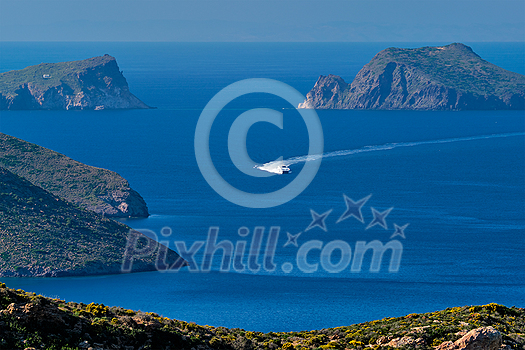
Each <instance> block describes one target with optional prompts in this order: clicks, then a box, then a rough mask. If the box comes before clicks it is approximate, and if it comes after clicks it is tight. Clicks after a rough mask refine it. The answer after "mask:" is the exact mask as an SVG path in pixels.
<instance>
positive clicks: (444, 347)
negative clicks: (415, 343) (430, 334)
mask: <svg viewBox="0 0 525 350" xmlns="http://www.w3.org/2000/svg"><path fill="white" fill-rule="evenodd" d="M501 347H502V336H501V333H500V332H498V331H497V330H496V329H494V328H493V327H490V326H489V327H481V328H476V329H473V330H471V331H470V332H468V333H467V334H465V335H464V336H463V337H462V338H460V339H458V340H456V341H455V342H451V341H447V342H444V343H442V344H441V345H439V346H437V347H436V350H498V349H500V348H501Z"/></svg>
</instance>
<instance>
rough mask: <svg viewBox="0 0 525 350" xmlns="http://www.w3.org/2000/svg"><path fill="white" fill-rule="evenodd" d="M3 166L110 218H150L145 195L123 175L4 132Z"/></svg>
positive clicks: (1, 145) (0, 153)
mask: <svg viewBox="0 0 525 350" xmlns="http://www.w3.org/2000/svg"><path fill="white" fill-rule="evenodd" d="M0 166H2V167H4V168H6V169H7V170H9V171H11V172H13V173H15V174H16V175H18V176H21V177H23V178H25V179H27V180H29V181H30V182H31V183H33V184H34V185H36V186H39V187H42V188H43V189H45V190H47V191H49V192H51V193H53V194H54V195H56V196H58V197H60V198H62V199H64V200H66V201H68V202H71V203H74V204H76V205H79V206H81V207H83V208H84V209H87V210H91V211H94V212H95V213H98V214H102V215H104V216H107V217H121V218H127V217H148V216H149V213H148V207H147V205H146V202H145V201H144V199H143V198H142V197H141V195H140V194H139V193H138V192H136V191H135V190H133V189H132V188H131V187H130V185H129V183H128V181H127V180H126V179H124V178H123V177H122V176H120V175H119V174H117V173H115V172H113V171H111V170H107V169H101V168H97V167H94V166H89V165H86V164H83V163H80V162H78V161H76V160H73V159H71V158H69V157H67V156H65V155H63V154H60V153H58V152H55V151H52V150H50V149H47V148H44V147H41V146H38V145H35V144H33V143H30V142H27V141H24V140H21V139H18V138H16V137H13V136H9V135H6V134H3V133H0Z"/></svg>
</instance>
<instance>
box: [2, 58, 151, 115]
mask: <svg viewBox="0 0 525 350" xmlns="http://www.w3.org/2000/svg"><path fill="white" fill-rule="evenodd" d="M131 108H151V107H149V106H147V105H146V104H145V103H144V102H142V101H141V100H139V99H138V98H137V97H136V96H135V95H133V94H132V93H131V92H130V91H129V87H128V83H127V81H126V78H124V75H122V72H121V71H120V70H119V67H118V65H117V61H116V60H115V58H114V57H112V56H109V55H104V56H100V57H93V58H89V59H86V60H82V61H71V62H61V63H42V64H39V65H36V66H30V67H27V68H24V69H22V70H14V71H9V72H5V73H1V74H0V110H6V109H53V110H61V109H65V110H70V109H131Z"/></svg>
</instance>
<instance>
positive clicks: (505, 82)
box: [298, 43, 525, 110]
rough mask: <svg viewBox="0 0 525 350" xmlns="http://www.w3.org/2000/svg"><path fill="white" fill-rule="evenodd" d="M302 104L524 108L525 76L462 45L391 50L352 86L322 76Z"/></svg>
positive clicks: (363, 71) (317, 106)
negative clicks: (488, 60) (500, 65)
mask: <svg viewBox="0 0 525 350" xmlns="http://www.w3.org/2000/svg"><path fill="white" fill-rule="evenodd" d="M298 107H299V108H315V109H382V110H390V109H393V110H395V109H400V110H523V109H525V76H524V75H521V74H518V73H514V72H510V71H507V70H505V69H503V68H500V67H498V66H496V65H494V64H492V63H489V62H487V61H485V60H483V59H482V58H481V57H479V56H478V55H477V54H476V53H474V51H472V49H471V48H470V47H468V46H466V45H463V44H460V43H454V44H450V45H446V46H440V47H422V48H417V49H399V48H388V49H386V50H383V51H381V52H379V53H378V54H376V55H375V57H374V58H373V59H372V60H371V61H370V62H369V63H368V64H366V65H365V66H364V67H363V68H362V69H361V70H360V71H359V73H358V74H357V76H356V77H355V79H354V81H353V82H352V83H351V84H348V83H346V82H345V81H344V80H343V78H341V77H339V76H337V75H331V74H330V75H328V76H322V75H321V76H320V77H319V79H318V80H317V82H316V84H315V86H314V88H313V89H312V90H311V91H310V92H309V93H308V94H307V95H306V100H305V101H304V102H303V103H301V104H300V105H299V106H298Z"/></svg>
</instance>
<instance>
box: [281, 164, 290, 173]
mask: <svg viewBox="0 0 525 350" xmlns="http://www.w3.org/2000/svg"><path fill="white" fill-rule="evenodd" d="M281 170H282V171H283V174H290V173H291V172H292V171H291V170H290V168H288V166H287V165H281Z"/></svg>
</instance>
